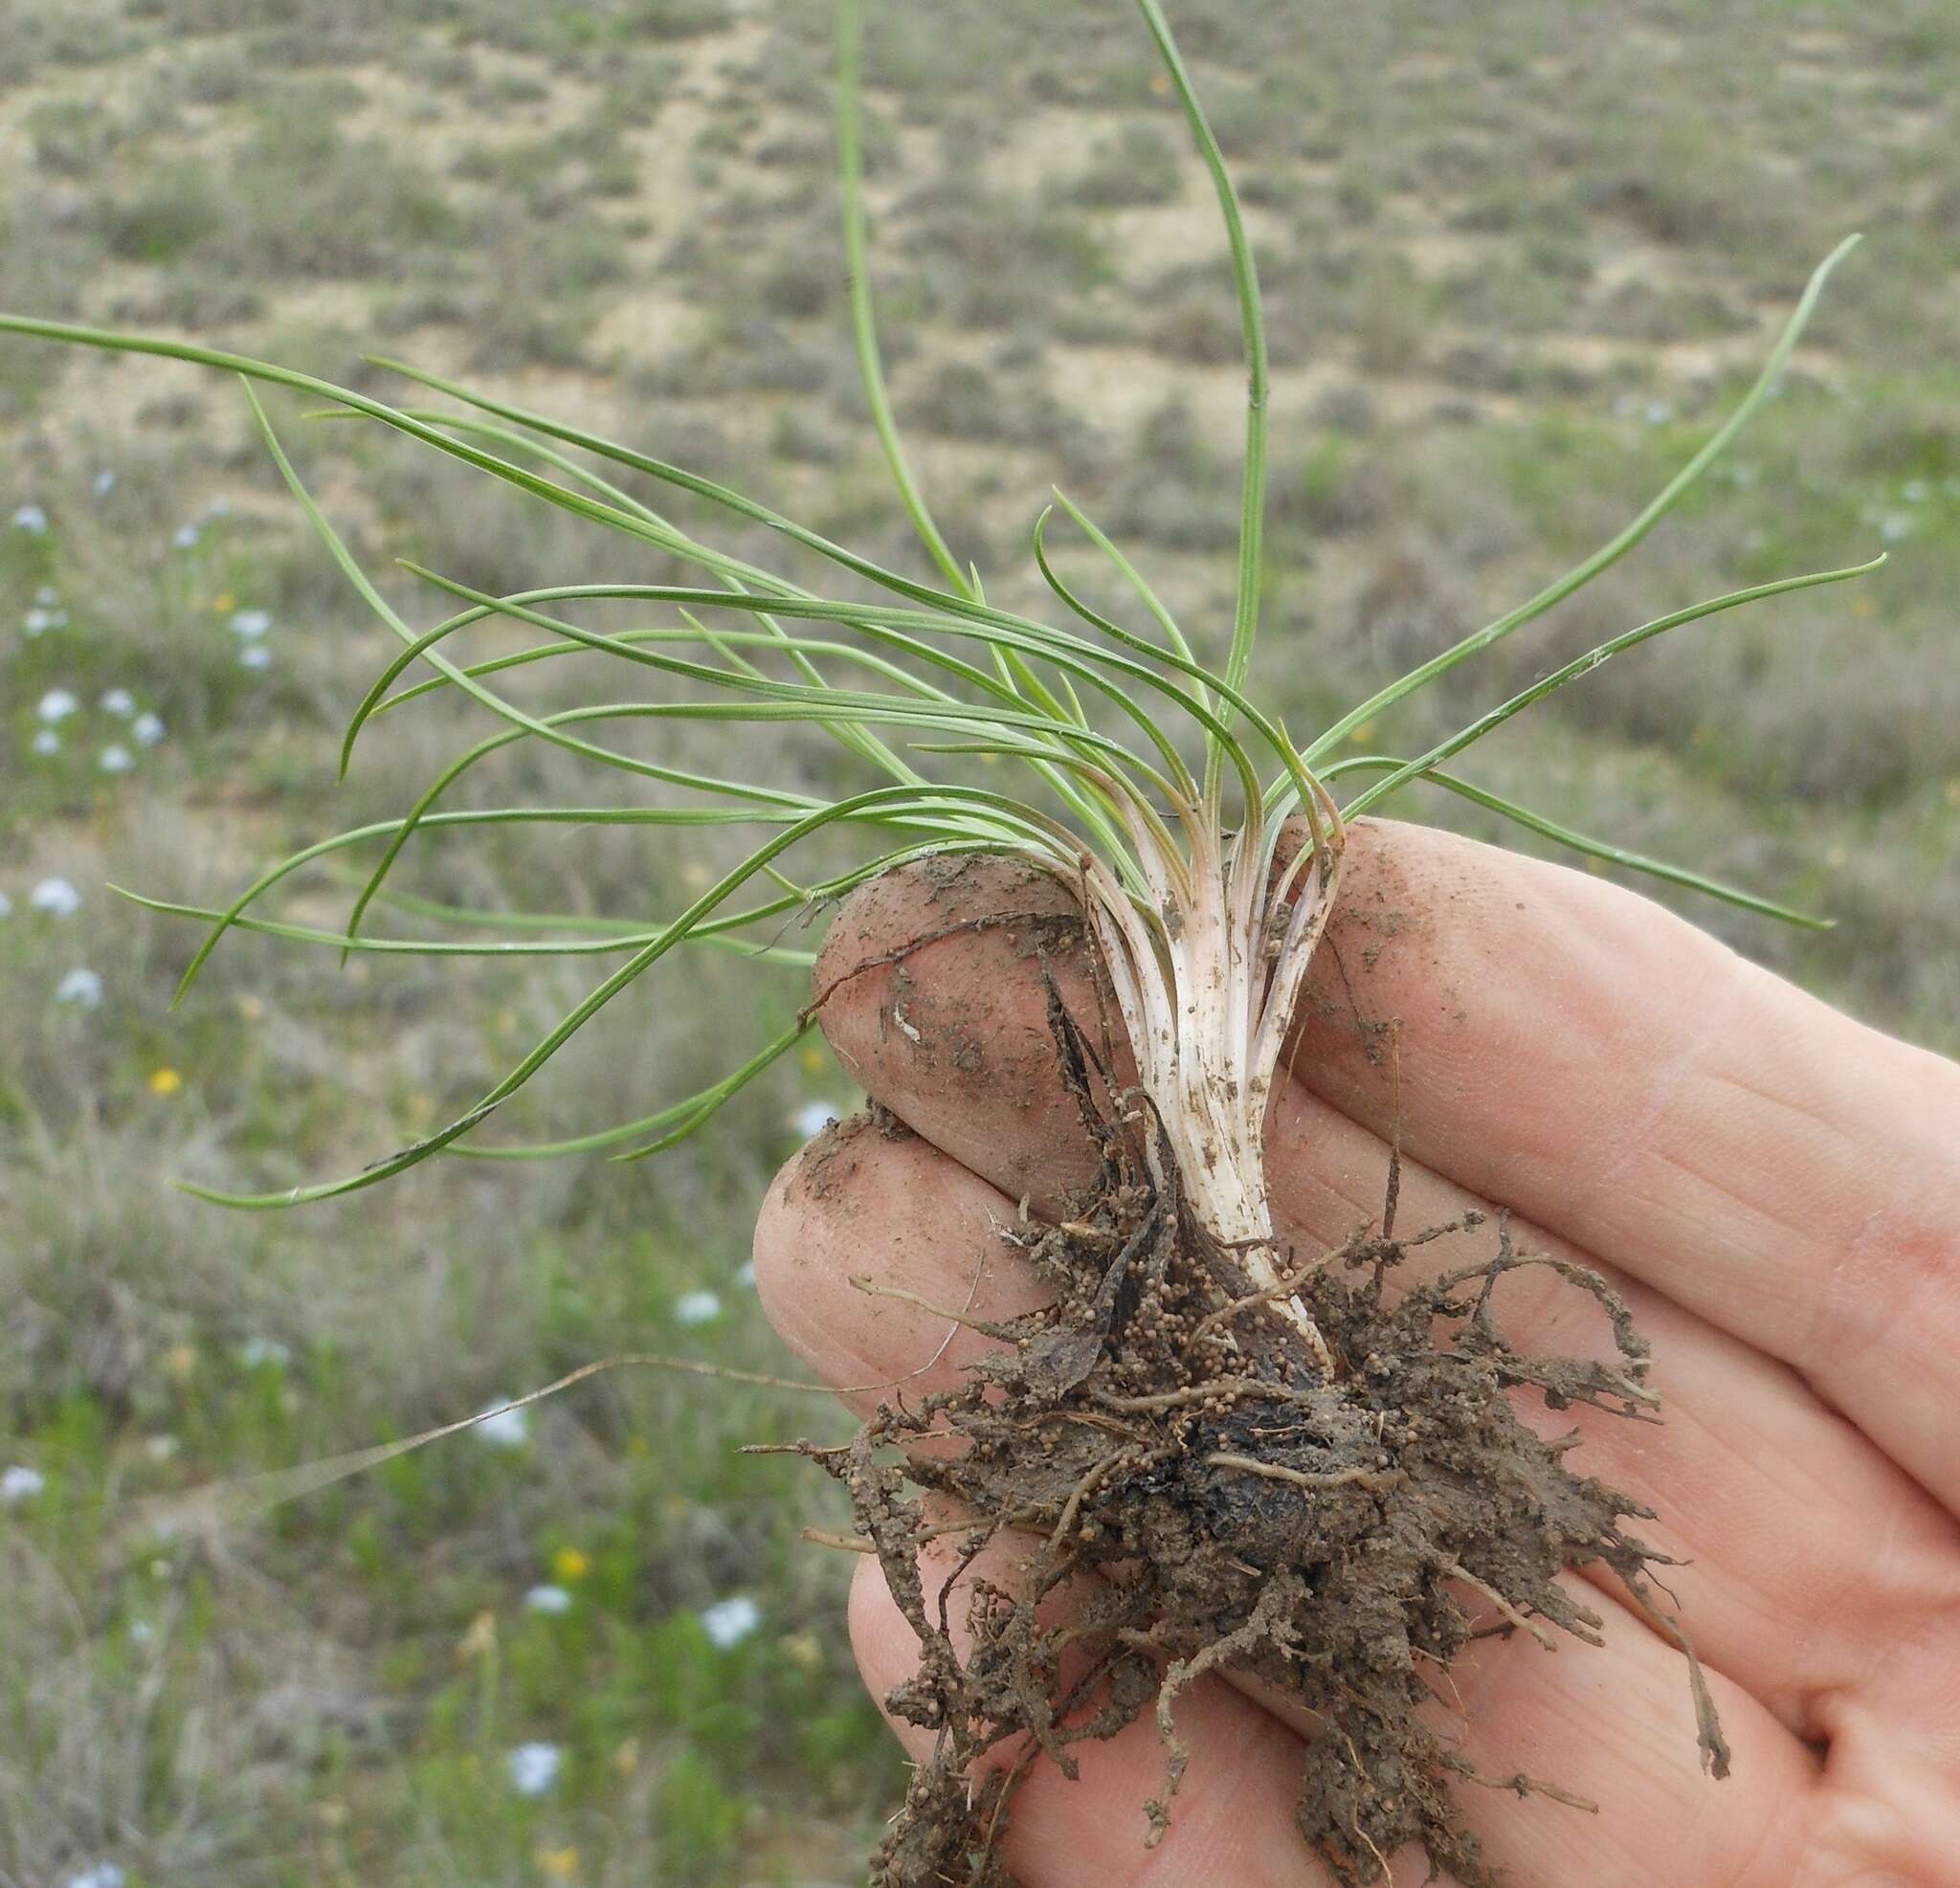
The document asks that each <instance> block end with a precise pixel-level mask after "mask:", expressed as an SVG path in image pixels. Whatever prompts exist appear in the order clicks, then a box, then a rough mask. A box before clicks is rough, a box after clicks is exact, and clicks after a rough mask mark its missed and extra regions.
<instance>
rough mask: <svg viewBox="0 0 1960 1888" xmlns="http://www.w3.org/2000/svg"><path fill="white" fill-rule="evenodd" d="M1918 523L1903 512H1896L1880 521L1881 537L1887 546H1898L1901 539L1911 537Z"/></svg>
mask: <svg viewBox="0 0 1960 1888" xmlns="http://www.w3.org/2000/svg"><path fill="white" fill-rule="evenodd" d="M1916 522H1917V521H1916V520H1914V519H1910V518H1907V517H1906V516H1905V515H1904V513H1903V512H1896V511H1895V512H1893V513H1892V514H1891V516H1890V517H1888V518H1882V519H1880V520H1879V536H1880V538H1881V539H1882V540H1883V541H1884V542H1885V543H1886V544H1897V543H1898V542H1899V540H1900V539H1901V538H1909V537H1911V535H1912V532H1913V527H1914V525H1915V523H1916Z"/></svg>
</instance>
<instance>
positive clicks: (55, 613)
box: [20, 603, 68, 636]
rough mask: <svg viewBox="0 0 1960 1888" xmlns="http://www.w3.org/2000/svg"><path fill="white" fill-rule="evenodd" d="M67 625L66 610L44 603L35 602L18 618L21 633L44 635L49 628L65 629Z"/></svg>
mask: <svg viewBox="0 0 1960 1888" xmlns="http://www.w3.org/2000/svg"><path fill="white" fill-rule="evenodd" d="M67 627H68V612H67V611H65V610H56V609H54V608H52V607H50V606H49V605H47V604H44V603H37V604H35V605H34V607H33V609H32V610H30V611H28V612H27V614H26V615H25V616H23V617H22V618H21V619H20V629H21V633H22V634H23V635H30V636H38V635H46V634H47V633H48V632H49V631H50V630H65V629H66V628H67Z"/></svg>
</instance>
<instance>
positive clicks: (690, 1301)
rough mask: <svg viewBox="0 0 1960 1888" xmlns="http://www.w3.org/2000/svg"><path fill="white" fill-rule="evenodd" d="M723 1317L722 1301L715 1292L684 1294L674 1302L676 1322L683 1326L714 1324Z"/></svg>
mask: <svg viewBox="0 0 1960 1888" xmlns="http://www.w3.org/2000/svg"><path fill="white" fill-rule="evenodd" d="M721 1315H722V1300H721V1299H718V1298H717V1297H716V1296H715V1295H714V1293H713V1292H683V1293H682V1294H681V1296H680V1297H679V1298H678V1299H675V1300H674V1317H675V1321H676V1322H679V1323H682V1324H712V1323H713V1322H715V1320H716V1319H717V1318H719V1317H720V1316H721Z"/></svg>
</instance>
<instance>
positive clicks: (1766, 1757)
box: [851, 1548, 1820, 1888]
mask: <svg viewBox="0 0 1960 1888" xmlns="http://www.w3.org/2000/svg"><path fill="white" fill-rule="evenodd" d="M928 1571H929V1574H930V1577H929V1579H928V1589H929V1590H930V1591H932V1592H934V1593H935V1594H936V1593H937V1591H938V1589H939V1585H940V1584H941V1583H943V1582H944V1580H945V1578H946V1573H947V1566H946V1563H945V1561H944V1560H937V1561H935V1562H934V1563H932V1564H931V1565H930V1567H929V1569H928ZM986 1571H987V1577H988V1578H990V1579H991V1580H993V1581H995V1582H997V1583H1000V1584H1008V1585H1011V1584H1012V1580H1013V1571H1014V1568H1013V1556H1012V1553H1011V1551H1009V1550H1007V1549H1005V1548H1000V1549H995V1550H994V1557H993V1559H992V1560H991V1563H989V1564H988V1566H987V1569H986ZM957 1615H958V1605H957V1594H955V1597H954V1601H953V1604H952V1605H951V1606H949V1609H948V1619H949V1620H950V1619H953V1618H956V1617H957ZM851 1634H852V1644H853V1647H854V1649H855V1651H856V1653H857V1659H858V1663H859V1667H860V1669H861V1670H862V1671H863V1674H864V1677H865V1681H866V1683H867V1685H868V1686H870V1688H871V1689H872V1691H873V1693H874V1695H875V1696H879V1697H882V1696H883V1695H884V1693H885V1692H886V1691H888V1690H889V1689H890V1687H891V1686H892V1685H893V1684H895V1683H897V1682H898V1681H899V1680H901V1679H902V1678H904V1677H909V1676H910V1675H911V1673H912V1672H913V1670H914V1669H915V1668H916V1666H917V1663H918V1652H917V1642H916V1640H915V1639H914V1637H913V1634H912V1632H911V1629H910V1627H909V1626H907V1625H906V1623H905V1622H904V1620H903V1618H902V1616H901V1615H900V1613H899V1611H898V1610H897V1609H896V1607H895V1606H893V1604H892V1602H891V1599H890V1596H889V1594H888V1592H887V1591H886V1589H885V1587H884V1583H883V1579H882V1576H881V1574H880V1571H879V1568H878V1566H877V1564H876V1563H875V1562H867V1563H866V1564H865V1565H864V1566H862V1567H860V1568H859V1571H858V1575H857V1579H856V1581H855V1582H854V1584H853V1588H852V1604H851ZM1458 1669H1460V1670H1462V1672H1463V1676H1464V1678H1465V1680H1466V1681H1467V1683H1468V1685H1469V1687H1470V1689H1469V1691H1468V1693H1467V1695H1466V1696H1465V1699H1464V1701H1465V1702H1466V1703H1467V1705H1468V1709H1469V1714H1470V1715H1469V1718H1468V1720H1467V1722H1466V1721H1465V1720H1464V1719H1463V1718H1462V1716H1461V1715H1460V1714H1459V1712H1457V1711H1456V1710H1455V1709H1454V1708H1453V1706H1449V1705H1445V1704H1443V1703H1442V1702H1440V1701H1438V1703H1437V1705H1436V1706H1435V1707H1434V1708H1433V1709H1431V1710H1430V1711H1429V1712H1428V1713H1427V1715H1428V1717H1429V1719H1430V1721H1431V1722H1432V1725H1433V1727H1434V1728H1436V1729H1437V1733H1438V1735H1439V1736H1440V1737H1442V1738H1443V1739H1444V1741H1445V1743H1446V1745H1448V1746H1449V1747H1452V1748H1454V1749H1456V1750H1457V1751H1458V1753H1459V1755H1460V1756H1461V1757H1462V1758H1463V1760H1464V1761H1465V1762H1466V1763H1467V1764H1468V1765H1469V1766H1471V1768H1472V1769H1473V1770H1474V1771H1475V1772H1476V1773H1477V1774H1478V1775H1479V1776H1481V1777H1484V1778H1487V1779H1489V1780H1490V1782H1491V1784H1493V1785H1495V1784H1498V1783H1499V1782H1501V1781H1505V1782H1507V1781H1508V1780H1509V1779H1510V1778H1513V1777H1515V1776H1516V1775H1518V1774H1519V1773H1521V1772H1522V1773H1524V1774H1526V1775H1527V1776H1531V1777H1534V1778H1536V1779H1538V1780H1540V1781H1542V1782H1548V1783H1550V1784H1552V1785H1554V1786H1555V1787H1556V1788H1559V1789H1561V1790H1563V1791H1566V1792H1569V1793H1571V1794H1576V1795H1579V1796H1582V1797H1588V1798H1590V1799H1591V1800H1592V1801H1593V1802H1594V1803H1595V1804H1596V1805H1597V1806H1598V1807H1597V1812H1596V1813H1591V1814H1589V1813H1587V1812H1586V1811H1584V1810H1577V1809H1574V1808H1572V1807H1570V1806H1569V1805H1566V1804H1562V1803H1558V1802H1554V1801H1551V1800H1549V1799H1548V1798H1543V1797H1540V1798H1537V1799H1532V1798H1529V1797H1527V1798H1526V1800H1525V1801H1524V1802H1522V1803H1521V1802H1520V1801H1519V1800H1518V1799H1517V1797H1516V1796H1515V1795H1514V1794H1512V1793H1510V1792H1509V1791H1508V1790H1507V1789H1504V1788H1486V1787H1483V1786H1481V1785H1479V1784H1478V1783H1476V1782H1473V1781H1469V1780H1465V1781H1463V1782H1461V1783H1459V1784H1456V1785H1453V1786H1452V1788H1453V1793H1454V1794H1455V1796H1456V1798H1457V1801H1458V1805H1459V1810H1460V1811H1461V1814H1462V1819H1463V1822H1464V1824H1465V1826H1466V1827H1467V1828H1468V1829H1469V1831H1470V1832H1472V1833H1473V1834H1474V1835H1475V1836H1476V1837H1477V1840H1478V1843H1479V1846H1480V1848H1481V1853H1482V1855H1483V1858H1484V1859H1485V1860H1486V1861H1487V1862H1488V1863H1489V1864H1491V1865H1492V1866H1493V1867H1494V1868H1495V1869H1496V1870H1498V1871H1499V1872H1500V1873H1501V1875H1502V1877H1503V1879H1504V1880H1505V1881H1506V1882H1509V1883H1511V1884H1513V1888H1566V1884H1569V1883H1570V1882H1573V1881H1585V1882H1587V1883H1588V1884H1589V1885H1590V1888H1636V1884H1638V1888H1649V1884H1651V1883H1653V1882H1656V1881H1668V1882H1679V1883H1682V1884H1687V1883H1692V1882H1702V1881H1709V1882H1723V1883H1725V1884H1728V1883H1736V1884H1741V1883H1744V1882H1748V1883H1752V1884H1761V1888H1770V1884H1772V1883H1773V1884H1777V1888H1781V1884H1785V1883H1788V1882H1790V1881H1793V1880H1794V1879H1796V1871H1795V1867H1794V1864H1795V1862H1796V1861H1797V1859H1798V1858H1799V1857H1800V1856H1802V1855H1804V1854H1805V1845H1806V1843H1807V1841H1808V1840H1809V1837H1810V1835H1811V1834H1812V1832H1813V1825H1814V1822H1815V1818H1816V1812H1817V1809H1818V1804H1819V1801H1820V1797H1819V1792H1818V1791H1817V1790H1816V1788H1815V1766H1813V1765H1812V1763H1811V1762H1810V1760H1809V1758H1808V1755H1807V1753H1805V1752H1804V1751H1803V1749H1802V1748H1801V1746H1800V1745H1798V1744H1796V1743H1795V1742H1794V1741H1793V1740H1792V1739H1791V1738H1789V1737H1788V1736H1787V1735H1786V1734H1785V1733H1784V1732H1782V1731H1781V1730H1780V1729H1779V1728H1778V1727H1777V1726H1776V1725H1774V1724H1773V1723H1771V1721H1769V1720H1768V1719H1767V1718H1766V1717H1765V1716H1764V1714H1763V1713H1761V1711H1760V1710H1758V1709H1755V1708H1754V1707H1752V1706H1751V1704H1750V1701H1749V1700H1748V1698H1747V1697H1746V1696H1745V1695H1743V1694H1742V1693H1740V1692H1739V1691H1737V1690H1736V1689H1735V1688H1734V1687H1731V1686H1726V1684H1723V1681H1720V1680H1718V1681H1717V1682H1718V1684H1723V1693H1724V1695H1723V1696H1722V1698H1721V1699H1720V1700H1719V1702H1720V1704H1721V1708H1722V1709H1723V1711H1724V1714H1725V1720H1726V1722H1727V1723H1728V1724H1729V1726H1730V1736H1731V1739H1732V1741H1733V1742H1734V1743H1735V1747H1736V1757H1737V1775H1736V1777H1735V1778H1733V1779H1731V1780H1730V1781H1729V1782H1728V1783H1726V1784H1723V1785H1720V1786H1718V1785H1716V1784H1715V1783H1713V1782H1712V1781H1711V1780H1710V1779H1708V1778H1707V1777H1705V1776H1704V1775H1703V1774H1702V1773H1701V1770H1700V1768H1699V1767H1698V1765H1697V1762H1696V1758H1695V1750H1694V1738H1693V1734H1692V1729H1691V1727H1687V1725H1686V1721H1687V1718H1688V1713H1687V1707H1686V1700H1685V1694H1684V1687H1683V1686H1682V1684H1681V1670H1680V1661H1679V1659H1678V1658H1673V1657H1671V1655H1669V1654H1668V1653H1667V1652H1666V1650H1665V1649H1664V1648H1662V1647H1661V1646H1660V1645H1659V1643H1658V1642H1657V1641H1655V1640H1654V1639H1652V1638H1651V1636H1649V1635H1647V1634H1645V1633H1641V1632H1640V1631H1639V1629H1638V1628H1637V1627H1636V1626H1634V1625H1633V1624H1632V1623H1631V1622H1630V1621H1626V1620H1624V1619H1615V1620H1612V1621H1609V1626H1608V1633H1607V1644H1606V1647H1605V1648H1604V1649H1603V1650H1590V1651H1587V1652H1586V1653H1585V1654H1584V1655H1582V1656H1571V1657H1566V1656H1561V1655H1548V1654H1546V1653H1544V1652H1542V1651H1541V1650H1540V1649H1539V1648H1538V1647H1536V1646H1535V1645H1533V1644H1531V1643H1530V1642H1529V1641H1527V1640H1518V1641H1506V1640H1492V1641H1488V1642H1486V1643H1485V1644H1484V1646H1483V1647H1482V1648H1481V1652H1480V1655H1479V1656H1478V1657H1477V1658H1476V1659H1475V1660H1474V1661H1472V1662H1470V1663H1469V1664H1468V1665H1466V1666H1464V1667H1460V1668H1458ZM1175 1722H1176V1725H1177V1730H1178V1734H1179V1736H1180V1737H1181V1738H1182V1739H1183V1740H1184V1742H1185V1743H1186V1744H1187V1746H1188V1747H1189V1749H1190V1751H1191V1764H1190V1767H1189V1769H1188V1770H1187V1771H1186V1774H1185V1778H1184V1783H1183V1787H1182V1788H1181V1790H1180V1792H1179V1794H1178V1795H1177V1797H1176V1798H1175V1800H1174V1803H1173V1806H1172V1817H1171V1823H1170V1828H1169V1833H1168V1835H1167V1836H1166V1838H1165V1841H1164V1843H1163V1845H1162V1846H1161V1847H1160V1848H1159V1849H1158V1850H1157V1851H1156V1852H1154V1854H1151V1855H1147V1854H1146V1852H1145V1851H1144V1850H1143V1847H1142V1834H1143V1819H1142V1816H1141V1813H1140V1806H1141V1805H1142V1804H1143V1803H1144V1801H1146V1800H1147V1798H1149V1797H1152V1796H1156V1795H1158V1794H1160V1793H1161V1790H1162V1788H1163V1782H1164V1775H1165V1754H1164V1751H1163V1748H1162V1745H1161V1744H1160V1743H1159V1742H1158V1739H1157V1736H1156V1733H1155V1728H1154V1723H1153V1721H1152V1720H1151V1719H1150V1718H1149V1717H1146V1718H1145V1719H1143V1720H1141V1721H1138V1722H1136V1723H1133V1724H1131V1725H1130V1726H1129V1727H1128V1728H1127V1729H1126V1730H1125V1731H1124V1732H1123V1733H1121V1734H1120V1735H1119V1736H1118V1737H1116V1738H1114V1739H1112V1740H1110V1741H1109V1743H1108V1744H1103V1745H1090V1744H1080V1745H1076V1746H1074V1747H1073V1753H1074V1754H1076V1755H1077V1756H1078V1758H1079V1760H1080V1764H1081V1767H1082V1776H1081V1780H1080V1782H1079V1783H1076V1784H1071V1783H1070V1782H1069V1781H1068V1780H1067V1779H1066V1778H1064V1777H1062V1776H1061V1775H1060V1773H1059V1772H1058V1771H1057V1770H1055V1769H1054V1768H1053V1767H1052V1766H1045V1765H1039V1766H1035V1767H1034V1768H1032V1769H1031V1770H1030V1771H1029V1773H1028V1777H1027V1780H1026V1782H1025V1784H1024V1785H1023V1787H1022V1790H1021V1794H1020V1796H1019V1798H1018V1799H1017V1802H1016V1806H1015V1812H1014V1821H1013V1827H1012V1829H1011V1831H1010V1834H1009V1837H1008V1844H1009V1847H1008V1854H1009V1857H1010V1860H1011V1862H1012V1864H1013V1866H1014V1868H1015V1870H1016V1873H1017V1874H1018V1875H1019V1876H1020V1878H1021V1879H1022V1880H1023V1881H1025V1882H1026V1883H1027V1884H1028V1888H1046V1884H1048V1883H1051V1882H1053V1883H1057V1884H1062V1883H1067V1884H1070V1885H1071V1888H1073V1884H1076V1883H1084V1884H1090V1883H1099V1882H1103V1881H1109V1882H1124V1883H1139V1882H1144V1881H1149V1882H1165V1883H1169V1882H1176V1883H1179V1884H1183V1883H1187V1882H1189V1883H1192V1884H1193V1888H1195V1885H1196V1884H1200V1883H1203V1884H1207V1888H1210V1884H1216V1888H1239V1885H1240V1884H1252V1883H1266V1882H1272V1883H1276V1884H1277V1883H1281V1882H1287V1883H1291V1882H1298V1881H1300V1880H1302V1879H1303V1876H1304V1877H1306V1878H1309V1879H1323V1878H1325V1871H1324V1869H1323V1868H1322V1865H1321V1864H1320V1863H1319V1862H1318V1861H1317V1860H1316V1859H1314V1858H1311V1857H1310V1856H1309V1854H1308V1852H1307V1851H1306V1850H1305V1848H1304V1846H1303V1842H1302V1838H1301V1836H1300V1834H1299V1832H1298V1831H1297V1829H1296V1827H1295V1826H1294V1820H1293V1809H1294V1804H1295V1802H1296V1800H1297V1797H1298V1793H1299V1788H1300V1779H1301V1772H1302V1769H1303V1752H1304V1745H1303V1743H1302V1742H1301V1741H1300V1740H1299V1739H1298V1738H1297V1737H1296V1736H1295V1735H1294V1733H1293V1732H1292V1731H1291V1730H1290V1729H1287V1728H1286V1727H1285V1726H1283V1725H1282V1724H1281V1723H1280V1722H1279V1721H1277V1720H1275V1719H1273V1718H1271V1717H1268V1716H1267V1715H1266V1714H1265V1713H1264V1712H1263V1711H1261V1710H1259V1709H1258V1706H1257V1705H1256V1704H1254V1703H1253V1702H1252V1701H1251V1700H1250V1699H1248V1698H1247V1697H1246V1695H1245V1694H1244V1693H1242V1692H1240V1691H1238V1690H1237V1689H1236V1687H1228V1686H1226V1685H1225V1684H1223V1683H1222V1682H1219V1681H1207V1680H1201V1681H1199V1683H1198V1684H1196V1685H1193V1686H1192V1689H1191V1690H1190V1691H1189V1692H1187V1693H1184V1694H1182V1695H1181V1696H1180V1697H1179V1699H1178V1700H1177V1704H1176V1707H1175ZM894 1728H895V1729H896V1730H897V1731H898V1733H899V1735H900V1737H901V1738H902V1739H903V1740H905V1741H907V1743H908V1744H909V1745H910V1746H911V1747H912V1748H913V1749H914V1751H915V1753H918V1754H923V1752H924V1750H925V1749H927V1748H929V1745H930V1742H931V1739H930V1734H922V1733H919V1732H918V1731H916V1730H915V1729H914V1728H913V1727H911V1726H909V1725H903V1724H898V1725H895V1726H894ZM1392 1859H1393V1860H1394V1861H1395V1863H1396V1864H1397V1867H1396V1875H1397V1878H1401V1879H1415V1878H1419V1877H1416V1876H1415V1875H1414V1872H1413V1869H1412V1870H1411V1871H1410V1872H1408V1873H1404V1872H1403V1870H1402V1869H1401V1867H1400V1866H1399V1864H1400V1863H1401V1862H1402V1861H1404V1860H1408V1861H1411V1862H1412V1863H1413V1862H1414V1855H1404V1856H1397V1857H1394V1858H1392ZM1310 1870H1322V1872H1321V1873H1320V1874H1314V1875H1308V1874H1307V1872H1308V1871H1310Z"/></svg>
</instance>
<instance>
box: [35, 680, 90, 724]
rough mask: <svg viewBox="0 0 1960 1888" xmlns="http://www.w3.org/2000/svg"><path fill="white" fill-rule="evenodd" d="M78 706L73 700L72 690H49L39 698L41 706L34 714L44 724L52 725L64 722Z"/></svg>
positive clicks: (78, 703) (77, 702) (73, 693)
mask: <svg viewBox="0 0 1960 1888" xmlns="http://www.w3.org/2000/svg"><path fill="white" fill-rule="evenodd" d="M80 706H81V703H80V702H79V701H78V700H76V699H75V691H74V690H73V689H68V688H51V689H50V690H49V691H48V692H47V694H45V695H44V696H42V697H41V705H40V706H39V707H38V708H36V709H35V710H34V713H35V714H37V715H39V716H40V718H41V719H42V720H43V721H44V722H51V723H52V722H62V721H66V720H67V719H68V717H69V716H70V715H72V714H74V712H75V711H76V710H77V709H78V707H80Z"/></svg>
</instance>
